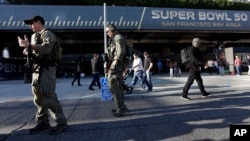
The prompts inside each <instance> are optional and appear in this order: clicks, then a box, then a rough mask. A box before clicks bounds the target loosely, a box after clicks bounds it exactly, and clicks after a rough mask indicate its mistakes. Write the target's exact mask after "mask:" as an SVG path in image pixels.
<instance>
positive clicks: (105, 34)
mask: <svg viewBox="0 0 250 141" xmlns="http://www.w3.org/2000/svg"><path fill="white" fill-rule="evenodd" d="M106 15H107V14H106V3H103V34H104V54H105V53H107V52H108V49H107V33H106V23H107V19H106ZM103 65H104V74H105V77H108V74H107V72H106V69H107V68H106V67H107V62H106V61H104V64H103Z"/></svg>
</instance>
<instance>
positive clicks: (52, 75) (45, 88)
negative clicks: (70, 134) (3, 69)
mask: <svg viewBox="0 0 250 141" xmlns="http://www.w3.org/2000/svg"><path fill="white" fill-rule="evenodd" d="M24 22H25V24H27V25H29V27H30V28H31V29H32V30H33V32H35V33H34V34H32V36H31V42H29V40H28V38H27V36H26V35H24V39H22V38H20V37H18V43H19V46H20V47H23V48H24V50H23V54H24V55H28V50H30V49H31V50H32V54H35V56H36V57H35V59H34V60H33V63H34V72H33V74H32V84H31V85H32V93H33V95H34V103H35V105H36V106H37V108H38V110H37V113H36V121H37V125H36V126H35V127H33V128H31V129H30V130H29V133H30V134H33V133H37V132H40V131H42V130H45V129H48V128H50V124H49V113H48V112H49V111H50V112H51V114H50V115H51V116H52V118H53V119H54V120H55V122H56V126H55V127H53V128H52V129H51V131H50V134H51V135H54V134H59V133H61V132H62V131H63V130H64V129H66V128H68V124H67V120H66V118H65V116H64V113H63V110H62V107H61V104H60V102H59V100H58V98H57V95H56V93H55V89H56V62H55V61H53V60H52V58H53V56H52V54H53V52H52V48H53V47H54V44H55V41H56V36H55V35H54V34H53V33H52V32H51V31H49V30H46V29H45V26H44V23H45V21H44V19H43V17H41V16H34V17H31V18H30V19H27V20H24Z"/></svg>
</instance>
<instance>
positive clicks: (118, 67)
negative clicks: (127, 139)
mask: <svg viewBox="0 0 250 141" xmlns="http://www.w3.org/2000/svg"><path fill="white" fill-rule="evenodd" d="M106 32H107V35H108V36H109V37H110V44H109V47H108V49H107V51H108V52H107V54H108V57H109V63H108V66H107V68H108V86H109V90H110V92H111V93H112V95H113V97H114V100H115V104H116V109H112V112H113V115H114V116H116V117H120V116H122V115H123V113H125V112H127V111H128V108H127V106H126V105H125V104H124V95H123V88H122V80H123V78H122V77H123V76H122V75H123V59H124V54H125V48H126V46H125V39H124V37H123V36H122V35H121V34H119V33H118V32H117V30H116V27H115V25H113V24H110V25H107V27H106Z"/></svg>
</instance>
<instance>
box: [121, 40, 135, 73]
mask: <svg viewBox="0 0 250 141" xmlns="http://www.w3.org/2000/svg"><path fill="white" fill-rule="evenodd" d="M125 47H126V48H125V50H124V51H125V54H124V57H123V67H124V70H125V69H128V68H129V67H130V64H131V61H132V57H133V48H132V47H131V46H129V45H128V43H127V42H126V41H125Z"/></svg>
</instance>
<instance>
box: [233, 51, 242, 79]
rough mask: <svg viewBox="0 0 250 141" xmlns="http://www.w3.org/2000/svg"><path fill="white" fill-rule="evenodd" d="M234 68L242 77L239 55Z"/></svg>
mask: <svg viewBox="0 0 250 141" xmlns="http://www.w3.org/2000/svg"><path fill="white" fill-rule="evenodd" d="M234 66H235V69H236V72H237V75H238V76H240V75H241V59H240V57H239V56H238V55H236V56H235V60H234Z"/></svg>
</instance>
